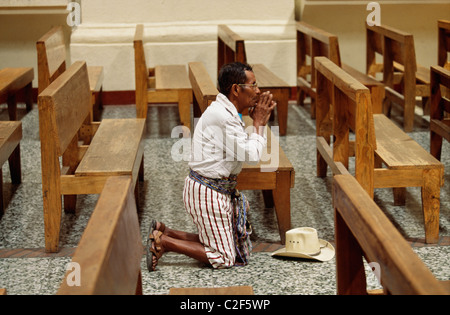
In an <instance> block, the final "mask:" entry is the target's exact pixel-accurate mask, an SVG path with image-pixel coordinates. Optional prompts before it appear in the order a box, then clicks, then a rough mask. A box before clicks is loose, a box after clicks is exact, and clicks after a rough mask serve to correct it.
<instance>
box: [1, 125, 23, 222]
mask: <svg viewBox="0 0 450 315" xmlns="http://www.w3.org/2000/svg"><path fill="white" fill-rule="evenodd" d="M20 140H22V123H21V122H20V121H1V122H0V218H1V217H2V216H3V214H4V212H5V210H4V201H3V172H2V169H1V167H2V166H3V164H5V162H6V161H8V162H9V170H10V174H11V182H12V183H13V184H14V185H18V184H20V183H21V182H22V168H21V162H20Z"/></svg>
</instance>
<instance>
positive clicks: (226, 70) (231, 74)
mask: <svg viewBox="0 0 450 315" xmlns="http://www.w3.org/2000/svg"><path fill="white" fill-rule="evenodd" d="M245 71H252V72H253V69H252V67H251V66H250V65H248V64H244V63H241V62H233V63H229V64H226V65H224V66H223V67H222V68H221V69H220V71H219V78H218V81H219V92H220V93H222V94H224V95H225V96H228V95H230V92H231V87H232V86H233V84H245V81H246V80H247V75H246V74H245Z"/></svg>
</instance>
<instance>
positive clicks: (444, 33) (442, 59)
mask: <svg viewBox="0 0 450 315" xmlns="http://www.w3.org/2000/svg"><path fill="white" fill-rule="evenodd" d="M438 34H439V35H438V65H439V66H441V67H444V68H445V69H447V70H450V57H449V54H450V21H446V20H439V21H438Z"/></svg>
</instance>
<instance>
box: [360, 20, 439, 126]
mask: <svg viewBox="0 0 450 315" xmlns="http://www.w3.org/2000/svg"><path fill="white" fill-rule="evenodd" d="M366 31H367V60H366V62H367V65H366V67H367V68H366V69H367V73H368V74H369V75H371V76H374V77H376V74H377V73H378V72H381V73H383V83H384V85H385V86H386V87H385V89H386V99H385V104H384V111H385V113H386V114H388V115H390V108H391V104H392V103H395V104H398V105H401V106H402V107H403V111H404V112H403V128H404V130H405V131H406V132H410V131H412V130H413V127H414V108H415V106H416V96H420V97H422V105H423V108H424V112H425V111H427V105H426V104H427V102H428V99H429V97H430V71H429V69H427V68H425V67H422V66H420V65H417V63H416V53H415V48H414V38H413V35H411V34H408V33H405V32H402V31H400V30H396V29H394V28H391V27H388V26H383V25H381V26H369V25H367V24H366ZM377 54H380V55H382V56H383V63H381V64H380V63H377V61H376V55H377Z"/></svg>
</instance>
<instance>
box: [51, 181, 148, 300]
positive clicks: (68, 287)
mask: <svg viewBox="0 0 450 315" xmlns="http://www.w3.org/2000/svg"><path fill="white" fill-rule="evenodd" d="M133 191H134V189H133V180H132V178H131V177H130V176H118V177H110V178H109V179H108V180H107V181H106V183H105V186H104V188H103V190H102V192H101V195H100V197H99V199H98V202H97V205H96V207H95V209H94V212H93V213H92V215H91V218H90V220H89V222H88V224H87V226H86V229H85V230H84V233H83V235H82V237H81V240H80V242H79V244H78V247H77V249H76V250H75V253H74V255H73V258H72V263H77V264H78V265H79V274H78V275H77V276H79V280H80V283H79V284H80V285H76V283H72V281H74V279H73V278H74V274H72V273H73V272H74V270H70V271H68V272H67V273H66V276H65V277H64V280H63V281H62V284H61V286H60V288H59V290H58V293H57V294H58V295H132V294H139V295H141V294H142V276H141V260H142V255H143V245H142V239H141V233H140V228H139V221H138V216H137V211H136V200H135V199H134V195H133ZM69 280H70V281H69Z"/></svg>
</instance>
